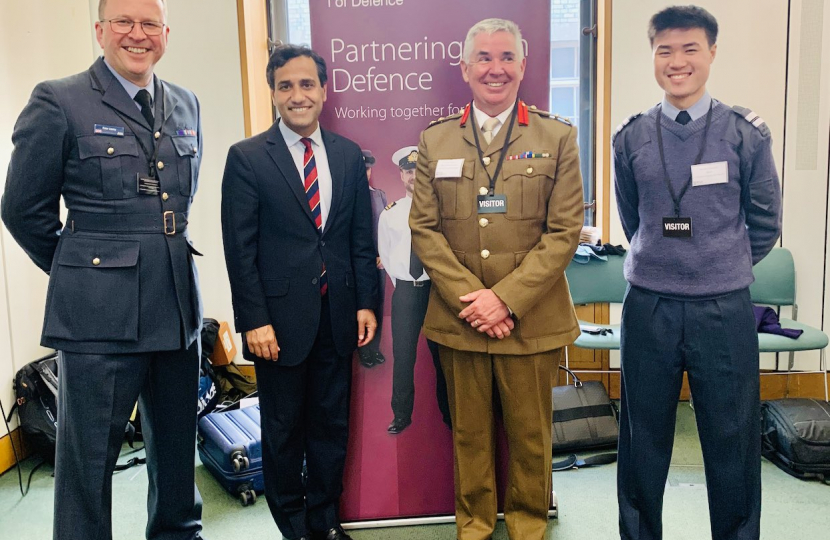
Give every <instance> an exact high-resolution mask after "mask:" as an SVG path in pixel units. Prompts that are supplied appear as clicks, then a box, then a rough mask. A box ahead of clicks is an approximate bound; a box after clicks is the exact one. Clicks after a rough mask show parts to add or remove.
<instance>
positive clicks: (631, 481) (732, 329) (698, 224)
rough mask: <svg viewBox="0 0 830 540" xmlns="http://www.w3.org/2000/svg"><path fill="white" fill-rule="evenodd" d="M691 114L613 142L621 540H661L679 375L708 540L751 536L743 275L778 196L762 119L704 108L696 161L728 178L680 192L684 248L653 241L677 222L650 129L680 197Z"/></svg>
mask: <svg viewBox="0 0 830 540" xmlns="http://www.w3.org/2000/svg"><path fill="white" fill-rule="evenodd" d="M703 99H705V100H708V99H710V98H709V97H708V94H707V95H706V96H704V98H703ZM707 103H708V101H707ZM698 109H699V107H698ZM705 110H708V106H707V107H705ZM689 111H690V112H691V108H690V110H689ZM691 116H692V121H691V122H689V123H688V124H686V125H681V124H680V123H677V122H675V121H674V120H673V119H671V118H669V117H667V116H666V114H664V113H662V112H661V108H660V107H655V108H652V109H650V110H649V111H647V112H645V113H644V114H642V115H639V116H638V117H634V118H632V119H629V121H627V122H626V124H624V125H623V126H622V127H621V128H620V130H618V132H617V134H616V136H615V138H614V140H613V146H614V172H615V189H616V194H617V204H618V209H619V213H620V219H621V220H622V224H623V229H624V231H625V234H626V237H627V238H628V240H629V241H630V243H631V249H630V251H629V254H628V258H627V259H626V264H625V275H626V279H628V281H629V283H630V285H631V287H630V290H629V292H628V294H627V296H626V299H625V302H624V304H623V315H622V329H621V353H622V388H621V394H622V395H621V398H622V399H621V405H622V411H621V418H620V443H619V466H618V469H617V473H618V497H619V506H620V536H621V538H623V539H625V540H633V539H636V540H656V539H660V538H662V522H661V516H662V504H663V491H664V489H665V485H666V478H667V475H668V469H669V464H670V461H671V451H672V443H673V439H674V426H675V415H676V411H677V399H678V397H679V393H680V387H681V384H682V381H683V373H684V371H685V372H686V373H687V374H688V377H689V384H690V387H691V391H692V394H693V396H694V400H695V417H696V419H697V424H698V431H699V433H700V440H701V447H702V449H703V458H704V465H705V470H706V484H707V490H708V495H709V512H710V520H711V530H712V538H713V539H715V540H727V539H729V540H738V539H740V540H750V539H757V538H759V535H760V513H761V477H760V473H761V471H760V469H761V466H760V460H761V448H760V438H759V435H758V434H759V432H760V425H759V410H758V409H759V400H760V396H759V381H758V379H759V377H758V339H757V335H756V333H755V326H754V316H753V313H752V304H751V301H750V297H749V290H748V287H749V285H750V284H751V283H752V280H753V277H752V266H753V264H755V263H757V262H758V261H760V260H761V259H762V258H763V257H764V256H766V254H767V253H769V251H770V250H771V249H772V247H773V246H774V245H775V242H776V241H777V239H778V236H779V234H780V223H781V217H780V214H781V194H780V187H779V182H778V175H777V173H776V171H775V164H774V162H773V158H772V152H771V140H770V135H769V130H768V129H767V127H766V125H764V124H763V121H762V120H760V119H757V120H756V119H755V117H754V115H753V114H751V111H748V110H745V109H741V108H738V107H736V108H734V109H730V108H728V107H726V106H725V105H723V104H721V103H719V102H717V101H714V100H712V114H711V125H710V127H709V132H708V136H707V138H706V146H705V150H704V153H703V157H702V159H701V163H704V164H705V163H716V162H723V161H725V162H726V164H727V170H728V177H727V181H726V182H724V183H718V184H713V185H700V186H690V187H689V188H688V190H687V192H686V194H685V196H684V197H683V198H682V200H681V203H680V215H681V216H682V217H688V218H691V220H692V237H691V238H668V237H664V236H663V218H665V217H672V216H674V215H675V211H674V202H673V200H672V197H671V196H670V194H669V190H668V188H667V186H666V183H665V177H664V172H663V167H662V165H661V160H660V154H659V149H658V143H657V137H656V122H657V120H658V118H659V120H660V122H661V127H662V137H663V148H664V154H665V161H666V169H667V172H668V176H669V178H670V181H671V183H672V186H673V187H674V189H675V192H676V193H680V191H681V189H682V185H683V183H685V182H687V181H689V179H690V174H691V165H692V164H693V163H694V161H695V158H696V157H697V156H698V153H699V151H700V148H701V142H702V141H703V133H704V131H705V125H706V115H705V114H703V115H700V113H699V112H698V114H697V115H695V114H691ZM753 121H754V123H753Z"/></svg>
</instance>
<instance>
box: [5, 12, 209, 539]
mask: <svg viewBox="0 0 830 540" xmlns="http://www.w3.org/2000/svg"><path fill="white" fill-rule="evenodd" d="M166 15H167V14H166V8H165V4H164V2H163V1H162V0H108V1H104V0H102V1H101V2H100V3H99V7H98V18H99V20H98V21H96V22H95V32H96V36H97V39H98V43H99V44H100V45H101V47H102V48H103V50H104V56H103V58H99V59H98V60H96V61H95V63H93V64H92V67H90V68H89V70H87V71H85V72H83V73H79V74H77V75H73V76H71V77H67V78H65V79H60V80H55V81H47V82H43V83H40V84H39V85H37V86H36V87H35V89H34V92H33V93H32V97H31V99H30V100H29V103H28V104H27V105H26V107H25V108H24V109H23V112H22V113H21V114H20V117H19V118H18V121H17V124H16V125H15V129H14V133H13V134H12V141H13V143H14V150H13V152H12V157H11V162H10V164H9V170H8V176H7V179H6V188H5V193H4V195H3V203H2V215H3V222H4V223H5V224H6V226H7V227H8V229H9V232H11V234H12V236H14V238H15V240H17V242H18V243H19V244H20V246H21V247H22V248H23V250H24V251H25V252H26V253H27V254H28V255H29V257H31V259H32V261H34V263H35V264H36V265H37V266H38V267H39V268H40V269H41V270H43V271H44V272H46V273H48V274H49V275H50V277H49V290H48V293H47V298H46V316H45V319H44V324H43V336H42V339H41V345H43V346H45V347H52V348H55V349H58V350H59V351H60V355H59V356H58V369H59V381H60V387H59V391H58V428H57V453H56V462H55V509H54V516H55V519H54V531H53V534H54V538H55V539H59V540H72V539H85V540H86V539H90V538H95V539H101V540H104V539H109V538H112V523H111V505H112V472H113V469H114V467H115V464H116V460H117V459H118V453H119V450H120V449H121V443H122V441H123V439H124V428H125V426H126V425H127V420H128V419H129V417H130V413H131V412H132V410H133V407H134V405H135V403H136V399H138V406H139V410H140V411H141V415H142V427H143V430H144V441H145V448H146V451H147V472H148V477H149V484H150V486H149V490H150V492H149V497H148V499H147V511H148V514H149V515H148V522H147V529H146V535H147V538H148V539H164V540H171V539H180V540H192V539H194V538H200V536H199V532H200V530H201V527H202V526H201V508H202V500H201V498H200V497H199V492H198V490H197V489H196V488H195V485H194V482H193V453H194V445H195V434H196V398H197V390H198V384H199V382H198V381H199V340H198V338H199V330H200V328H201V320H202V315H201V314H202V306H201V303H200V300H199V285H198V279H197V274H196V267H195V265H194V262H193V255H198V252H196V250H195V249H194V248H193V247H192V246H191V245H190V242H189V240H188V237H187V216H188V211H189V210H190V204H191V202H192V199H193V195H194V193H195V192H196V179H197V176H198V172H199V163H200V160H201V157H202V151H201V148H202V132H201V126H200V121H199V104H198V102H197V101H196V97H195V96H194V95H193V93H191V92H190V91H188V90H185V89H184V88H181V87H178V86H175V85H173V84H170V83H168V82H166V81H161V80H160V79H159V78H158V77H155V76H154V75H153V68H154V66H155V64H156V63H157V62H158V61H159V60H160V59H161V57H162V55H163V54H164V52H165V49H166V47H167V35H168V32H169V28H168V27H167V24H166V21H167V16H166ZM61 195H63V201H64V203H65V204H66V207H67V208H68V210H69V214H68V216H67V218H66V224H65V225H63V224H61V222H60V214H59V210H60V198H61ZM124 535H125V536H126V537H130V538H137V537H138V536H139V535H140V533H138V532H137V531H131V532H129V533H128V532H124Z"/></svg>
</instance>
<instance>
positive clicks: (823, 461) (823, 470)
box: [761, 398, 830, 484]
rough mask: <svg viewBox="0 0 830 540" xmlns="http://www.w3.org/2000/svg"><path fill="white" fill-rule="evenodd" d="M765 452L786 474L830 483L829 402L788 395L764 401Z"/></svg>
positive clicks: (763, 434) (762, 411)
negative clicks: (786, 397) (783, 397)
mask: <svg viewBox="0 0 830 540" xmlns="http://www.w3.org/2000/svg"><path fill="white" fill-rule="evenodd" d="M761 440H762V444H763V449H762V452H763V455H764V457H765V458H767V459H768V460H770V461H771V462H773V463H774V464H775V465H776V466H777V467H778V468H779V469H781V470H782V471H784V472H786V473H787V474H789V475H791V476H794V477H796V478H800V479H802V480H806V479H811V478H815V479H818V480H821V481H822V482H824V483H827V484H830V403H828V402H826V401H820V400H817V399H808V398H789V399H778V400H774V401H764V402H762V403H761Z"/></svg>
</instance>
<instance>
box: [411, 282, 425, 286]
mask: <svg viewBox="0 0 830 540" xmlns="http://www.w3.org/2000/svg"><path fill="white" fill-rule="evenodd" d="M412 286H413V287H423V286H424V282H423V281H413V282H412Z"/></svg>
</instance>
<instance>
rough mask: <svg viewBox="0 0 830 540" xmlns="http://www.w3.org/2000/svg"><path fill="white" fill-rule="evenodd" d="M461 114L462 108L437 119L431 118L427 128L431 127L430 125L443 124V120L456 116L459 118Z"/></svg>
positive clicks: (453, 118) (455, 117) (462, 112)
mask: <svg viewBox="0 0 830 540" xmlns="http://www.w3.org/2000/svg"><path fill="white" fill-rule="evenodd" d="M462 114H464V109H462V110H460V111H459V112H457V113H455V114H451V115H449V116H442V117H441V118H439V119H438V120H433V121H432V122H430V123H429V125H428V126H427V128H431V127H432V126H437V125H438V124H443V123H444V122H447V121H448V120H455V119H457V118H461V115H462Z"/></svg>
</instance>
